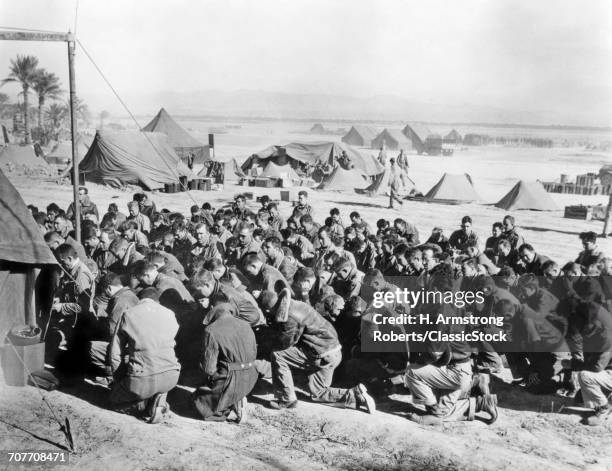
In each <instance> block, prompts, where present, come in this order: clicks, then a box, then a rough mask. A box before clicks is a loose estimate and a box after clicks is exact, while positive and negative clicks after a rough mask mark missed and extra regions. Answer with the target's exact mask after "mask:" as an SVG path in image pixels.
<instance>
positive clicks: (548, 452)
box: [0, 146, 612, 470]
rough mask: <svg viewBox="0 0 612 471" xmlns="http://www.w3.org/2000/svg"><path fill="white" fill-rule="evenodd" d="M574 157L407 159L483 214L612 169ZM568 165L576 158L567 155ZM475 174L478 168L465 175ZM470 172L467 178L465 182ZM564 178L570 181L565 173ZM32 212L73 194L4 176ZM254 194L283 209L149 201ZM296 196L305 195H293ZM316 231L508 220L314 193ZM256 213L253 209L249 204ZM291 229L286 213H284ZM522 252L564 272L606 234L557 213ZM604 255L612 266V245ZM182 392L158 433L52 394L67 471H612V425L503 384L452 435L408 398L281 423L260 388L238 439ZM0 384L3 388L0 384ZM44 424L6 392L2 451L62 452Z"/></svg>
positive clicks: (97, 406) (317, 410)
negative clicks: (425, 422)
mask: <svg viewBox="0 0 612 471" xmlns="http://www.w3.org/2000/svg"><path fill="white" fill-rule="evenodd" d="M262 147H264V146H262ZM567 153H568V151H567V150H552V151H541V153H540V154H539V155H538V157H539V158H537V159H535V160H534V158H533V155H534V154H533V152H532V151H529V152H527V151H520V150H519V151H518V152H517V151H516V150H512V151H509V150H507V149H503V148H501V149H495V148H488V149H478V150H475V151H469V152H465V153H463V154H461V153H458V155H457V156H456V158H453V159H448V158H446V159H444V158H442V157H439V158H425V157H423V158H418V157H416V156H413V157H411V164H412V170H411V172H412V176H413V179H415V180H416V181H417V182H418V184H419V186H421V187H422V188H423V189H424V190H427V189H428V188H429V186H430V185H431V184H433V183H435V181H436V180H437V179H438V178H439V177H440V176H441V174H442V173H443V171H450V172H458V173H459V172H465V171H468V172H469V173H471V174H472V176H473V177H474V179H475V181H476V188H477V191H479V192H480V194H481V196H483V199H484V200H485V201H486V202H493V201H495V200H497V199H499V198H500V197H501V196H502V195H503V194H504V193H505V192H506V191H508V189H509V188H510V187H511V186H512V184H513V182H514V181H516V178H526V177H529V176H532V179H535V178H536V177H539V178H544V177H548V176H549V175H550V176H553V177H554V176H556V175H557V174H558V173H570V174H571V173H572V172H574V173H584V172H586V171H596V170H597V167H598V166H599V165H601V161H602V160H603V161H607V160H608V157H606V156H603V157H602V156H597V155H596V156H588V155H583V156H582V157H581V158H577V157H575V156H572V155H565V154H567ZM569 153H570V154H571V152H569ZM470 162H471V165H468V164H469V163H470ZM466 168H469V170H466ZM568 169H569V171H568ZM8 177H9V178H10V179H11V181H12V182H13V183H14V184H15V185H16V187H17V188H18V190H19V191H20V192H21V194H22V196H23V198H24V200H25V201H26V202H27V203H31V204H35V205H38V206H39V207H43V208H44V207H45V206H46V205H47V204H48V203H49V202H51V201H55V202H56V203H58V204H60V206H63V207H65V206H67V205H68V204H69V202H70V200H71V197H72V193H71V187H70V186H68V185H58V184H57V183H55V182H54V181H53V180H52V179H44V178H31V177H26V176H24V175H18V174H15V173H13V174H8ZM88 186H89V188H90V195H91V197H92V200H93V201H94V202H95V203H97V204H98V207H99V208H100V210H104V209H105V208H106V207H107V205H108V204H109V203H110V202H116V203H117V204H118V205H119V207H120V208H123V210H124V211H125V210H126V204H127V202H128V201H129V200H131V197H132V192H123V191H118V190H112V189H109V188H105V187H101V186H98V185H91V184H90V185H88ZM245 190H246V191H251V192H253V193H254V194H255V196H257V195H261V194H269V195H270V196H272V197H273V198H279V189H260V188H242V187H238V186H236V185H235V184H228V185H226V187H225V188H224V189H223V190H222V191H215V192H200V191H192V192H189V193H179V194H163V193H155V194H153V195H152V198H153V200H154V201H155V202H156V204H157V205H158V207H159V208H164V207H166V208H168V209H170V210H176V211H183V212H185V213H187V212H188V208H189V206H191V205H192V204H194V202H195V203H197V204H200V205H201V204H202V203H204V202H205V201H209V202H210V203H211V204H212V205H213V206H215V207H218V206H220V205H222V204H223V203H226V202H227V200H228V198H231V197H232V196H233V195H235V194H236V193H238V192H241V191H245ZM296 190H297V189H296ZM311 195H312V196H311V202H312V204H313V206H314V207H315V211H316V215H317V216H318V218H320V219H323V218H324V217H325V216H326V215H327V214H328V212H329V209H330V208H332V207H338V208H340V210H341V211H342V214H343V216H344V218H345V219H348V213H349V212H350V211H352V210H355V209H356V210H358V211H360V212H361V213H362V215H363V216H364V217H365V219H366V220H367V221H368V222H370V223H371V224H375V222H376V220H377V219H378V218H381V217H386V218H389V219H391V218H395V217H398V216H401V217H404V218H407V219H408V220H410V221H411V222H413V223H415V224H416V225H417V226H418V228H419V230H420V231H421V234H422V236H423V237H424V238H425V237H426V236H427V234H428V233H429V232H430V231H431V229H432V227H433V226H434V225H441V226H442V227H443V228H444V230H445V232H446V233H447V234H450V232H451V231H452V230H454V229H455V228H457V227H458V225H459V220H460V218H461V216H463V215H465V214H470V215H472V217H473V218H474V227H475V229H476V231H477V232H478V233H479V234H481V236H482V237H485V236H486V235H488V233H489V231H490V225H491V224H492V223H493V222H494V221H499V220H501V219H502V217H503V215H504V214H505V212H504V211H502V210H499V209H497V208H495V207H492V206H490V205H482V204H469V205H460V206H447V205H438V204H427V203H421V202H406V203H405V204H404V206H403V207H402V208H401V209H400V210H388V209H386V206H387V203H388V201H387V200H386V199H385V198H384V197H376V198H369V197H366V196H361V195H355V194H342V193H330V192H325V193H322V192H317V191H312V192H311ZM553 197H554V198H555V200H556V201H557V202H558V204H559V206H560V207H562V206H563V205H564V204H569V203H572V204H577V203H603V202H605V201H606V199H607V198H606V197H576V196H573V195H553ZM249 204H250V205H252V207H253V208H256V207H257V204H256V203H255V201H251V202H249ZM280 209H281V212H282V213H283V214H284V215H287V214H289V212H290V211H291V205H290V203H286V202H282V203H281V205H280ZM514 214H515V216H516V217H517V221H518V223H519V225H520V229H521V231H522V233H523V234H524V236H525V237H526V239H527V240H528V241H530V242H532V243H533V244H534V245H535V247H536V249H537V250H538V251H540V252H541V253H543V254H545V255H548V256H551V257H553V258H554V259H556V260H557V261H559V262H564V261H567V260H571V259H573V258H575V257H576V255H577V253H578V252H579V250H580V241H579V239H578V234H579V233H580V232H581V231H585V230H594V231H596V232H601V228H602V223H601V222H586V221H576V220H571V219H564V218H563V217H562V216H563V214H562V211H561V210H559V211H555V212H550V213H538V212H531V211H519V212H515V213H514ZM600 245H601V246H602V248H603V249H604V251H606V252H607V253H610V254H612V242H611V241H610V240H609V239H602V240H601V242H600ZM182 383H184V385H183V386H180V387H178V388H177V389H175V390H174V391H173V392H172V394H171V396H170V398H169V402H170V404H171V406H172V409H173V411H174V414H173V415H172V416H171V417H170V418H169V419H168V420H167V421H166V422H165V423H163V424H159V425H147V424H144V423H142V422H140V421H138V420H137V419H135V418H132V417H128V416H123V415H120V414H117V413H114V412H112V411H110V410H108V409H106V404H105V401H104V397H105V391H104V390H101V389H100V388H99V387H94V386H92V385H86V386H83V387H79V388H68V389H64V390H62V391H53V392H50V393H45V396H46V397H47V399H48V402H49V403H50V404H51V405H52V406H53V407H54V408H55V409H56V410H57V411H58V413H59V414H60V416H62V417H63V416H68V417H69V418H70V420H71V423H72V427H73V430H74V431H75V436H76V442H77V447H78V452H77V453H76V454H75V455H73V456H72V462H71V467H72V468H73V469H113V468H116V469H147V470H149V469H150V470H153V469H228V470H230V469H282V470H289V469H344V470H354V469H376V470H395V469H419V470H439V469H441V470H458V469H500V470H501V469H510V468H512V469H517V470H518V469H521V470H522V469H538V470H540V469H542V470H545V469H551V470H552V469H556V470H560V469H588V470H605V469H612V423H608V424H606V425H603V426H599V427H594V428H587V427H585V426H582V425H580V423H579V421H580V411H578V410H575V409H572V408H571V407H570V406H571V404H570V403H569V401H568V400H567V399H564V398H561V397H556V396H533V395H529V394H526V393H524V392H522V391H520V390H518V389H516V388H511V387H510V386H509V385H507V384H506V383H504V382H502V381H500V380H497V381H496V382H495V384H494V385H493V388H494V392H497V393H498V394H499V398H500V419H499V420H498V422H497V423H495V424H494V425H492V426H487V425H486V424H484V423H483V422H479V421H477V422H472V423H467V422H464V423H452V424H445V425H443V426H440V427H434V428H426V429H425V428H423V427H420V426H417V425H416V424H413V423H411V422H409V421H408V420H406V419H405V418H404V415H405V413H406V411H407V410H409V406H408V404H406V401H407V399H408V397H407V396H406V391H405V390H401V388H400V389H399V390H398V394H396V395H393V396H391V397H390V398H389V399H386V400H385V401H384V402H381V404H380V406H379V409H380V411H379V412H377V413H376V414H374V415H372V416H369V415H367V414H365V413H362V412H356V411H341V410H338V409H334V408H330V407H326V406H322V405H316V404H311V403H309V402H307V401H304V402H300V405H299V408H298V409H296V410H294V411H284V412H276V411H271V410H269V409H267V408H265V407H264V406H263V404H264V403H265V400H266V399H269V398H270V394H269V388H268V387H266V385H265V384H264V385H263V386H261V387H260V386H258V390H257V391H256V394H255V395H254V397H253V398H252V399H251V403H250V405H249V413H250V420H249V422H248V423H247V424H244V425H240V426H237V425H234V424H209V423H203V422H201V421H199V420H196V419H194V418H193V417H192V416H191V412H190V410H189V408H188V407H187V396H188V394H189V391H190V390H191V387H192V386H193V385H194V384H195V383H197V380H196V379H194V377H193V375H191V378H185V380H184V381H182ZM0 384H1V383H0ZM50 417H51V416H50V412H49V410H48V409H47V408H46V407H45V406H44V404H43V403H42V402H41V400H40V396H39V395H38V392H37V391H36V390H35V389H34V388H32V387H26V388H13V387H2V388H0V449H2V450H6V449H19V450H23V449H33V448H36V449H47V450H54V449H57V445H55V444H59V445H61V444H62V443H63V442H62V435H61V433H60V432H58V431H57V426H56V425H55V424H54V423H53V422H52V420H51V418H50Z"/></svg>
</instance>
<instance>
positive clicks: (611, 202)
mask: <svg viewBox="0 0 612 471" xmlns="http://www.w3.org/2000/svg"><path fill="white" fill-rule="evenodd" d="M611 211H612V193H610V198H609V200H608V206H607V207H606V216H605V218H604V227H603V232H602V233H601V237H608V227H609V226H610V212H611Z"/></svg>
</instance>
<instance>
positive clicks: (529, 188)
mask: <svg viewBox="0 0 612 471" xmlns="http://www.w3.org/2000/svg"><path fill="white" fill-rule="evenodd" d="M422 199H423V200H424V201H428V202H441V203H477V202H481V201H482V198H480V196H479V195H478V193H476V190H475V188H474V184H473V181H472V178H471V177H470V176H469V175H468V174H467V173H464V174H462V175H457V174H449V173H445V174H444V175H443V176H442V178H441V179H440V180H439V181H438V183H436V184H435V185H434V186H433V187H432V188H431V189H430V190H429V191H428V192H427V193H426V194H425V196H423V197H422ZM494 206H496V207H498V208H501V209H505V210H508V211H510V210H521V209H530V210H536V211H555V210H557V209H559V208H558V207H557V205H556V204H555V202H554V201H553V199H552V198H551V197H550V195H549V194H548V193H547V192H546V190H545V189H544V187H543V186H542V183H540V182H539V181H531V182H529V181H524V180H520V181H519V182H517V183H516V184H515V185H514V186H513V187H512V189H510V191H509V192H508V193H506V194H505V195H504V197H503V198H501V199H500V200H499V201H498V202H497V203H495V205H494Z"/></svg>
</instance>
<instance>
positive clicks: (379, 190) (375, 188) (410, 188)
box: [357, 168, 419, 196]
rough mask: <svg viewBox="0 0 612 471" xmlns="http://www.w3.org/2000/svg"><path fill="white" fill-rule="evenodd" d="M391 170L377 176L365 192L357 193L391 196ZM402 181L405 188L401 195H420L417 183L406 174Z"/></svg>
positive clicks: (402, 189) (403, 175)
mask: <svg viewBox="0 0 612 471" xmlns="http://www.w3.org/2000/svg"><path fill="white" fill-rule="evenodd" d="M389 175H390V172H389V168H386V169H385V170H384V171H383V172H382V173H380V174H379V175H376V176H375V177H374V180H373V181H372V183H371V184H370V185H369V186H367V187H366V188H364V189H363V190H359V191H357V193H363V194H367V195H368V196H378V195H387V196H388V195H389V191H390V190H389ZM401 175H402V181H403V182H404V186H403V187H402V188H400V191H399V193H400V194H402V195H414V194H418V192H419V191H418V190H417V187H416V185H415V183H414V182H413V181H412V180H411V179H410V177H408V175H407V174H406V173H402V174H401Z"/></svg>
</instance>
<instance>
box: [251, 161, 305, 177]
mask: <svg viewBox="0 0 612 471" xmlns="http://www.w3.org/2000/svg"><path fill="white" fill-rule="evenodd" d="M260 176H262V177H267V178H287V179H290V180H299V179H300V177H299V176H298V174H297V173H295V170H293V168H292V167H291V165H289V164H286V165H276V164H275V163H274V162H272V161H270V162H268V163H267V164H266V167H265V168H264V170H263V172H262V173H261V175H260Z"/></svg>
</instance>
